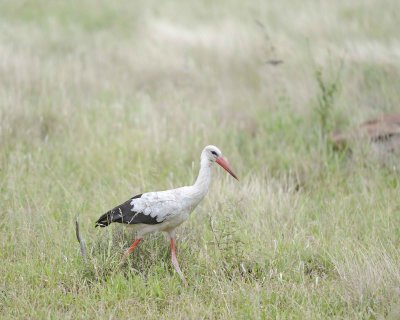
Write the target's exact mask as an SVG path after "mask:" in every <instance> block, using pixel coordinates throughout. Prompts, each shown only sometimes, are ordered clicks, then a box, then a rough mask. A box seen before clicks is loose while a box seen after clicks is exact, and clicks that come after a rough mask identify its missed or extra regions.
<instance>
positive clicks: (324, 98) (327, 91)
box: [314, 67, 342, 138]
mask: <svg viewBox="0 0 400 320" xmlns="http://www.w3.org/2000/svg"><path fill="white" fill-rule="evenodd" d="M341 70H342V68H341V67H340V68H339V69H338V72H337V74H336V76H335V78H334V79H333V80H327V79H326V78H325V77H324V75H323V69H322V68H321V67H318V68H317V69H316V71H315V79H316V80H317V84H318V89H319V92H318V99H317V105H316V107H315V109H314V110H315V112H316V114H317V117H318V122H319V126H320V133H321V137H322V138H325V137H326V136H327V135H328V134H329V133H330V132H331V130H332V128H333V119H332V118H333V109H334V106H335V100H336V98H337V95H338V94H339V93H340V74H341Z"/></svg>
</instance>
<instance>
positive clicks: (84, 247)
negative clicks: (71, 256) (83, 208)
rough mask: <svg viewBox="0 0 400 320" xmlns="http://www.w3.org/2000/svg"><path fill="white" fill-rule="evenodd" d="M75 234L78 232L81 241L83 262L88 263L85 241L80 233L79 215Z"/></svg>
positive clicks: (76, 219) (77, 235)
mask: <svg viewBox="0 0 400 320" xmlns="http://www.w3.org/2000/svg"><path fill="white" fill-rule="evenodd" d="M75 232H76V238H77V239H78V241H79V246H80V247H81V256H82V259H83V262H84V263H87V259H86V246H85V240H84V239H83V238H82V237H81V234H80V232H79V215H77V216H76V218H75Z"/></svg>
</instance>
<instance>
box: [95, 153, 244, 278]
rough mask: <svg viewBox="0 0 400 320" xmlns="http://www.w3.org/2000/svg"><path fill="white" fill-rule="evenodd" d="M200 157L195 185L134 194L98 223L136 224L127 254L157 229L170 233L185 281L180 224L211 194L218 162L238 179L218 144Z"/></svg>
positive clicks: (178, 270)
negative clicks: (177, 232)
mask: <svg viewBox="0 0 400 320" xmlns="http://www.w3.org/2000/svg"><path fill="white" fill-rule="evenodd" d="M200 160H201V162H200V171H199V175H198V177H197V180H196V182H195V183H194V185H192V186H186V187H181V188H177V189H172V190H166V191H158V192H147V193H143V194H141V195H137V196H135V197H132V198H131V199H129V200H127V201H126V202H124V203H123V204H121V205H119V206H117V207H115V208H114V209H112V210H110V211H108V212H106V213H105V214H103V215H102V216H101V217H100V218H99V219H98V221H97V222H96V227H97V226H100V227H106V226H108V225H109V224H110V223H112V222H118V223H125V224H128V225H130V226H132V227H133V228H134V230H135V231H136V232H137V234H136V240H135V242H134V243H133V244H132V246H131V247H130V248H129V249H128V250H127V252H126V254H129V253H130V252H131V251H132V250H133V249H134V248H135V247H136V246H137V244H138V243H139V242H140V240H141V239H142V238H143V236H144V235H146V234H148V233H151V232H156V231H163V232H166V233H167V234H168V236H169V238H170V240H171V254H172V263H173V265H174V267H175V270H176V271H177V272H178V274H179V275H180V276H181V278H182V280H184V277H183V274H182V272H181V270H180V268H179V265H178V261H177V259H176V253H175V243H174V240H175V232H174V231H175V229H176V227H178V226H179V225H180V224H182V223H183V222H184V221H186V220H187V219H188V217H189V215H190V213H191V212H192V211H193V210H194V209H195V208H196V206H197V205H198V204H199V203H200V201H201V200H202V199H203V198H204V197H205V195H206V194H207V191H208V188H209V186H210V182H211V167H212V165H213V164H214V162H217V163H218V164H219V165H220V166H221V167H223V168H224V169H225V170H226V171H228V172H229V173H230V174H231V175H232V176H233V177H234V178H236V179H237V177H236V175H235V174H234V173H233V171H232V169H231V167H230V165H229V163H228V161H227V160H226V159H225V158H224V157H223V156H222V152H221V151H220V150H219V149H218V148H217V147H215V146H212V145H210V146H207V147H205V148H204V149H203V151H202V153H201V158H200ZM184 281H185V280H184Z"/></svg>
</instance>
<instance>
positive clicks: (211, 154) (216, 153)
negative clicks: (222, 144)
mask: <svg viewBox="0 0 400 320" xmlns="http://www.w3.org/2000/svg"><path fill="white" fill-rule="evenodd" d="M203 154H204V155H205V156H206V157H207V159H208V160H210V161H211V162H216V163H218V164H219V165H220V166H221V167H222V168H224V169H225V170H226V171H227V172H228V173H229V174H230V175H231V176H232V177H234V178H235V179H236V180H239V179H238V177H237V176H236V174H234V173H233V170H232V168H231V166H230V164H229V162H228V160H227V159H226V158H224V157H223V156H222V152H221V150H219V149H218V148H217V147H216V146H213V145H209V146H207V147H205V148H204V150H203Z"/></svg>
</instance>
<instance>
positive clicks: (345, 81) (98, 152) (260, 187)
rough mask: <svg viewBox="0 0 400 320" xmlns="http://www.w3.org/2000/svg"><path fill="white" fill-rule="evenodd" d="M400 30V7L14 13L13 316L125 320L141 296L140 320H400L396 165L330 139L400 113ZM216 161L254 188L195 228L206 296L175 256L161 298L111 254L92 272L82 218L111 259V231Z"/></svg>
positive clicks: (258, 5)
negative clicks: (118, 212) (181, 275)
mask: <svg viewBox="0 0 400 320" xmlns="http://www.w3.org/2000/svg"><path fill="white" fill-rule="evenodd" d="M399 12H400V3H399V2H398V1H397V0H384V1H377V0H366V1H365V0H364V1H361V0H355V1H350V2H349V1H323V2H320V1H311V0H306V1H304V0H301V1H300V0H285V1H279V2H275V1H274V2H272V1H271V2H266V1H234V0H233V1H218V2H213V1H205V2H187V1H177V0H176V1H168V2H160V1H146V2H136V1H103V0H100V1H94V0H84V1H45V0H35V1H20V0H16V1H8V0H4V1H2V2H1V3H0V119H1V122H0V190H1V194H0V202H1V203H2V210H1V212H0V241H1V244H2V250H1V253H0V257H1V258H2V261H4V263H2V264H1V265H2V266H1V267H0V274H1V277H0V279H1V283H0V286H2V289H1V290H2V291H1V293H0V311H1V310H3V311H4V312H5V314H6V315H7V316H8V317H18V316H19V317H22V318H26V317H29V316H28V315H31V316H32V315H33V317H34V318H35V317H37V318H41V317H42V316H43V317H44V316H46V315H47V316H48V315H49V314H52V315H54V314H56V315H58V316H62V317H73V318H76V316H77V315H81V316H82V317H86V316H88V315H89V314H90V312H93V310H92V311H91V307H89V306H90V305H91V304H92V303H93V301H94V300H99V299H100V297H99V294H100V295H101V297H102V299H103V302H101V303H100V305H99V308H98V309H97V310H96V311H95V313H94V314H95V316H97V317H108V316H110V315H114V316H115V315H116V316H122V317H123V316H124V315H125V316H126V314H124V312H125V311H123V310H125V309H124V307H126V306H124V304H121V302H120V296H118V294H116V295H114V294H111V293H110V292H120V293H121V296H122V297H123V296H124V295H125V294H126V295H128V296H130V297H132V296H134V297H137V300H136V302H137V303H136V302H135V301H131V303H132V304H131V307H126V308H127V311H126V312H128V311H129V310H131V309H130V308H136V309H134V310H139V311H137V312H139V314H146V312H150V314H151V315H152V316H154V317H157V316H160V315H162V314H163V315H166V317H168V315H170V316H174V317H178V318H185V316H188V315H189V316H191V317H194V318H198V317H199V316H200V315H201V314H202V312H204V313H205V317H215V316H217V317H222V318H224V317H226V318H229V317H253V318H257V317H274V316H280V315H281V316H282V315H285V314H287V315H290V316H296V315H297V316H298V317H300V318H304V317H307V318H313V317H315V318H318V317H320V318H321V317H322V318H326V317H329V316H338V317H340V316H344V315H351V317H354V318H364V317H371V318H374V317H375V316H379V315H385V316H387V315H390V314H398V313H393V312H397V311H398V300H397V303H396V302H395V300H396V297H397V298H398V297H399V296H398V290H399V288H400V274H399V270H398V265H399V264H398V263H399V260H400V258H399V252H398V245H399V243H400V232H399V228H398V226H399V223H400V221H399V219H400V218H399V216H400V214H399V210H400V209H399V204H398V192H399V173H398V156H396V155H393V154H392V153H391V151H390V152H389V153H387V152H386V151H385V154H384V157H383V158H384V161H382V157H381V154H378V157H376V156H371V153H370V152H369V150H366V149H369V148H370V147H369V146H368V145H367V146H366V147H365V146H364V144H363V143H362V144H363V146H362V147H361V148H359V149H357V150H358V151H355V150H356V149H355V148H354V147H352V148H351V149H352V150H351V151H350V150H349V149H344V150H336V148H335V145H334V144H333V143H332V141H331V140H332V135H333V134H334V133H336V132H339V131H340V132H352V131H351V130H355V129H354V128H358V126H359V125H360V124H361V123H363V122H365V121H367V120H369V119H371V118H376V117H379V116H380V115H382V114H393V113H395V112H400V109H399V108H400V107H399V100H400V86H399V76H400V37H399V21H400V13H399ZM363 141H364V140H363ZM208 144H214V145H217V146H218V147H220V149H221V150H222V151H223V152H224V154H225V155H226V156H227V157H228V158H229V160H230V162H231V164H232V166H233V168H234V170H235V172H237V174H238V176H239V178H241V182H240V184H237V183H235V181H231V180H229V178H227V177H226V175H225V174H223V173H221V172H218V173H216V175H215V176H216V177H217V178H216V179H215V180H216V181H215V183H214V185H213V187H212V190H211V191H210V195H209V197H208V198H207V200H206V203H205V204H203V205H202V206H201V208H199V209H198V210H197V213H196V214H195V215H194V216H193V217H192V218H191V220H190V221H189V222H188V223H187V224H185V226H183V227H182V229H181V232H180V237H181V248H182V249H181V251H182V252H181V255H183V256H184V257H185V258H181V260H182V263H183V266H182V267H183V269H185V270H186V272H188V271H187V270H188V268H189V266H190V265H196V264H197V265H198V267H196V268H194V269H192V270H193V271H191V272H192V273H189V282H192V283H195V284H196V285H197V286H196V285H195V288H196V289H193V290H195V291H196V290H197V291H196V293H194V292H193V291H190V292H186V293H182V294H181V295H180V291H179V290H180V289H179V288H178V289H177V288H176V287H179V281H178V280H177V279H176V278H174V277H173V274H172V273H171V272H170V270H169V260H168V259H169V258H168V256H167V255H166V253H165V254H164V253H163V252H164V251H166V247H165V248H163V241H162V239H160V238H158V237H155V238H152V239H151V241H153V242H151V241H150V245H149V247H148V248H149V249H148V250H149V251H146V249H143V250H144V251H142V252H141V257H142V258H143V259H147V261H148V262H147V263H148V264H147V265H146V266H147V267H148V268H150V270H153V269H151V268H161V271H160V270H158V269H154V270H156V271H157V272H156V271H154V270H153V271H154V272H153V273H152V272H150V271H149V273H148V274H147V273H146V277H150V279H153V280H154V279H157V284H154V282H151V280H149V279H147V278H146V277H145V278H141V277H140V273H139V278H137V277H136V278H134V279H136V280H133V279H132V277H133V276H135V275H137V272H135V271H134V270H133V269H130V270H131V271H130V273H128V276H126V277H127V278H126V277H125V278H124V277H122V278H118V276H116V275H115V274H112V275H110V274H109V273H108V271H107V270H108V269H107V270H103V271H102V272H100V273H99V271H98V270H100V269H101V270H102V268H104V264H103V262H104V261H103V260H99V261H100V262H99V261H97V260H95V259H96V257H95V254H93V257H92V259H94V260H93V261H97V262H93V266H92V267H89V269H90V270H91V271H90V272H89V275H88V274H87V273H85V272H88V271H87V270H86V269H85V268H87V267H84V266H82V264H81V261H80V257H79V251H78V245H77V243H76V242H75V241H76V240H75V238H74V229H73V219H74V216H75V215H76V214H77V213H80V216H81V223H82V229H83V231H82V232H83V234H84V235H85V237H87V238H88V240H89V242H90V241H92V242H93V243H96V241H100V242H101V241H103V240H104V239H103V240H96V239H97V238H96V237H98V238H99V237H100V238H101V234H100V233H99V231H97V230H96V231H94V229H93V223H94V220H95V219H96V218H97V217H98V215H99V214H101V213H103V212H104V211H106V210H107V209H110V208H111V207H113V205H115V204H118V203H120V202H121V201H123V200H125V199H126V198H127V197H129V196H132V195H134V194H137V193H141V192H143V191H150V190H162V189H167V188H171V187H177V186H181V185H185V184H191V183H192V182H193V181H194V179H195V177H196V175H197V172H198V160H199V157H200V152H201V150H202V148H203V147H204V146H205V145H208ZM388 158H390V159H389V160H388ZM210 221H211V222H210ZM212 226H214V228H213V227H212ZM111 230H113V231H112V232H118V231H117V229H111ZM218 230H219V231H218ZM103 231H104V230H103ZM110 232H111V231H110ZM105 234H107V235H108V236H110V237H112V236H111V235H109V233H106V232H105ZM215 234H216V235H215ZM215 236H217V237H222V238H223V239H222V240H221V239H220V240H221V241H219V242H218V241H216V242H218V243H225V245H224V246H222V247H218V246H217V248H216V247H215V246H212V245H211V243H214V242H215ZM224 241H225V242H224ZM232 243H242V244H238V245H237V247H234V246H232V245H231V244H232ZM122 245H123V244H122ZM160 246H161V248H159V247H160ZM151 248H152V249H153V250H155V252H158V253H156V254H155V258H154V257H153V255H152V254H150V253H149V252H150V251H151ZM157 248H159V249H157ZM238 248H239V249H238ZM104 250H105V251H104ZM104 250H103V251H101V249H100V252H102V254H103V255H104V256H106V258H105V259H106V261H108V260H107V259H108V258H107V257H108V256H107V254H106V253H107V249H104ZM157 250H158V251H157ZM104 252H106V253H104ZM109 254H110V253H109V252H108V255H109ZM152 257H153V258H152ZM157 257H158V258H160V257H161V258H162V259H161V260H162V261H164V264H162V265H161V267H160V265H159V262H158V259H156V258H157ZM152 259H153V260H152ZM138 261H140V260H138ZM138 261H137V262H138ZM184 261H187V262H186V263H187V264H185V262H184ZM220 263H222V267H221V265H220ZM38 264H39V265H41V267H36V266H37V265H38ZM396 266H397V267H396ZM142 269H143V268H142ZM226 269H227V270H228V271H226V272H225V271H221V272H222V273H218V272H219V271H215V270H226ZM85 270H86V271H85ZM132 270H133V271H132ZM135 270H136V269H135ZM139 270H141V269H140V268H139ZM241 270H242V271H241ZM243 270H245V271H243ZM142 271H143V270H142ZM213 272H214V273H213ZM215 272H217V273H215ZM243 272H244V273H245V274H246V273H248V276H246V277H245V276H243ZM99 274H100V275H99ZM104 274H106V276H104ZM157 274H158V275H159V276H158V277H157ZM166 275H167V276H166ZM21 277H22V278H21ZM104 277H105V278H106V279H110V281H111V282H110V283H101V282H97V281H99V279H103V280H104ZM115 277H117V278H115ZM151 277H155V278H151ZM236 277H237V278H236ZM146 279H147V280H146ZM160 279H161V280H160ZM232 279H233V280H232ZM263 279H264V280H263ZM265 279H269V280H268V281H267V282H265ZM149 281H150V284H149ZM154 281H155V280H154ZM285 281H286V282H285ZM132 282H134V284H135V285H134V286H131V285H130V284H128V283H132ZM217 282H218V283H219V286H216V285H215V283H217ZM88 283H91V285H90V286H89V285H88ZM116 283H117V284H116ZM27 284H28V285H27ZM91 286H92V287H91ZM93 286H94V287H95V288H96V289H93ZM115 286H117V287H115ZM293 286H294V287H293ZM29 288H31V289H29ZM138 288H141V289H138ZM144 288H147V289H146V290H147V291H146V295H143V296H140V295H141V294H142V293H143V292H144V290H145V289H144ZM290 288H292V289H290ZM319 288H320V289H319ZM142 289H143V291H140V290H142ZM396 290H397V291H396ZM249 292H251V293H249ZM396 292H397V293H396ZM228 293H229V294H228ZM224 294H227V295H228V296H227V297H226V298H224V299H225V300H224V299H223V297H225V296H224ZM178 296H179V297H180V298H177V297H178ZM288 296H290V297H292V298H290V299H289V298H284V297H288ZM34 297H38V302H37V303H36V304H35V306H34V307H33V309H34V310H35V311H34V313H32V312H33V311H32V306H30V307H29V306H28V307H26V306H25V307H24V306H23V305H24V303H23V302H24V301H31V299H34ZM149 297H150V298H152V299H153V300H151V299H150V298H149ZM301 297H302V298H301ZM318 297H323V298H318ZM76 299H77V300H76ZM149 299H150V300H151V301H150V300H149ZM154 299H156V301H159V303H156V302H154V301H155V300H154ZM157 299H159V300H157ZM324 299H325V300H324ZM76 301H80V302H76ZM138 301H139V302H140V303H139V302H138ZM189 301H192V302H193V301H195V302H193V303H194V304H195V305H196V306H197V307H190V305H191V304H190V303H189ZM192 302H191V303H192ZM206 306H207V307H206ZM245 306H247V307H245ZM272 306H274V307H272ZM396 308H397V309H396ZM183 310H184V312H183ZM393 310H397V311H393ZM286 312H287V313H286ZM92 316H93V315H92Z"/></svg>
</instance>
